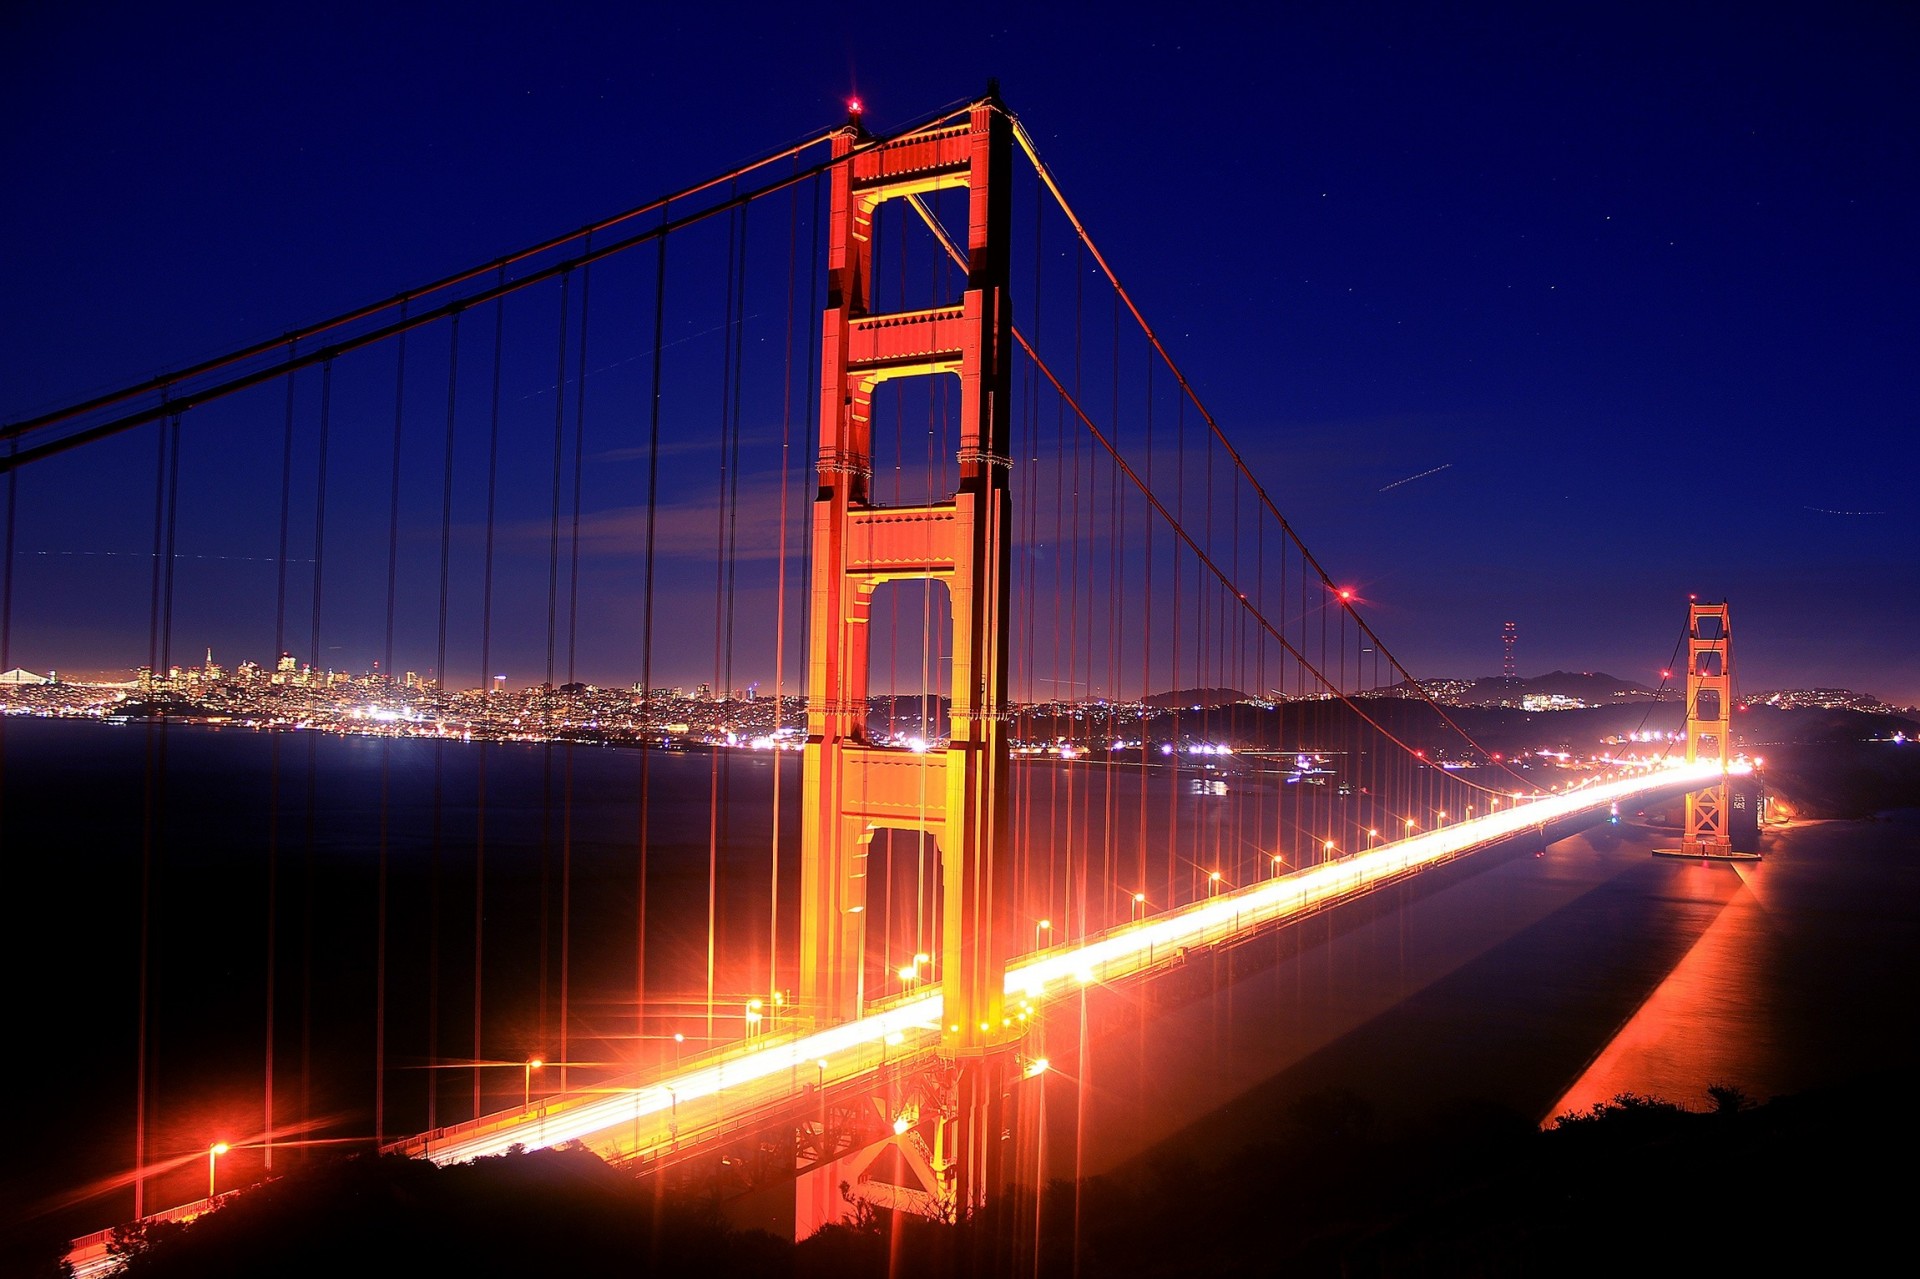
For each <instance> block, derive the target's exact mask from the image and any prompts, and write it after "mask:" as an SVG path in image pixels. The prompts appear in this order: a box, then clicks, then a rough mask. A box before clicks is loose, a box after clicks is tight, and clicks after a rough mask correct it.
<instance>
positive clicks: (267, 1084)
mask: <svg viewBox="0 0 1920 1279" xmlns="http://www.w3.org/2000/svg"><path fill="white" fill-rule="evenodd" d="M293 352H294V344H293V343H291V342H289V343H287V354H288V356H289V357H291V356H292V355H293ZM293 393H294V375H293V374H291V373H289V374H287V412H286V426H285V430H284V433H283V434H282V436H281V441H280V550H279V553H278V555H276V556H275V558H274V566H275V576H276V578H277V579H278V582H277V587H276V591H275V602H274V612H273V654H274V675H273V679H275V680H276V681H281V680H284V678H285V675H284V673H283V672H282V671H281V670H280V665H281V662H280V659H281V657H282V656H283V655H284V654H285V653H286V652H287V533H288V522H289V519H290V517H291V515H292V507H293V404H294V398H293ZM277 687H279V688H281V689H282V690H284V689H285V687H286V685H285V684H284V683H280V684H278V685H277ZM268 752H269V756H270V758H269V761H268V782H267V906H266V947H265V949H266V955H265V963H264V966H263V967H264V972H265V981H266V992H267V999H266V1005H267V1007H266V1030H265V1033H264V1035H263V1036H262V1038H263V1040H264V1041H265V1052H264V1056H265V1060H264V1061H263V1063H262V1067H261V1081H262V1088H261V1099H260V1105H261V1125H260V1129H261V1134H262V1136H261V1142H262V1144H263V1145H264V1147H265V1150H264V1152H263V1153H264V1158H265V1163H266V1170H267V1171H268V1172H272V1171H273V1147H274V1117H273V1074H274V1064H273V1050H274V1010H275V994H276V990H275V988H276V986H277V985H278V983H279V960H280V956H279V944H278V942H279V916H280V902H279V893H280V734H279V733H275V734H273V735H272V737H271V739H270V740H269V743H268Z"/></svg>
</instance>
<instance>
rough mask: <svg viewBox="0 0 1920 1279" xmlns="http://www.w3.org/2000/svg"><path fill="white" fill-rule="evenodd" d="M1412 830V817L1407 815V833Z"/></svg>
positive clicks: (1410, 832)
mask: <svg viewBox="0 0 1920 1279" xmlns="http://www.w3.org/2000/svg"><path fill="white" fill-rule="evenodd" d="M1413 830H1414V826H1413V818H1411V817H1409V818H1407V834H1409V835H1411V834H1413Z"/></svg>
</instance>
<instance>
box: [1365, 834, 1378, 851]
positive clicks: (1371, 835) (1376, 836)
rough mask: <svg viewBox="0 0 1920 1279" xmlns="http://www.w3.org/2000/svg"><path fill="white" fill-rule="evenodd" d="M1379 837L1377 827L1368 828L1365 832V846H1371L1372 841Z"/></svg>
mask: <svg viewBox="0 0 1920 1279" xmlns="http://www.w3.org/2000/svg"><path fill="white" fill-rule="evenodd" d="M1379 838H1380V832H1379V831H1378V830H1377V829H1375V830H1369V831H1368V832H1367V847H1368V848H1369V849H1371V848H1372V847H1373V841H1374V840H1376V839H1379Z"/></svg>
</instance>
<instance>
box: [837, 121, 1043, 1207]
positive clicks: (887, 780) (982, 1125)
mask: <svg viewBox="0 0 1920 1279" xmlns="http://www.w3.org/2000/svg"><path fill="white" fill-rule="evenodd" d="M1011 142H1012V133H1011V124H1010V122H1009V120H1008V118H1007V116H1006V114H1005V112H1004V111H1003V110H1002V109H1001V108H1000V105H999V103H998V101H997V100H996V99H995V98H994V97H992V96H989V97H988V98H986V99H984V100H982V101H981V102H979V103H977V104H975V105H974V107H973V108H972V110H971V111H970V112H969V113H968V115H967V118H966V120H965V121H964V122H963V123H956V124H952V125H944V126H940V127H935V128H930V129H926V130H922V131H919V132H916V133H911V134H906V135H904V136H901V137H899V138H895V139H892V140H890V141H887V142H885V143H883V144H879V145H872V144H871V140H870V139H869V138H868V136H867V135H866V133H865V132H864V130H863V129H862V128H861V127H860V124H859V122H858V120H857V118H856V119H855V120H853V121H851V122H850V123H849V124H848V126H847V128H846V129H845V130H843V131H842V132H841V134H840V135H839V136H838V137H836V139H835V141H834V154H835V156H836V157H844V162H843V163H840V164H838V165H836V166H835V167H834V169H833V172H832V178H831V186H832V197H831V215H830V216H831V221H830V225H829V230H828V246H829V247H828V254H829V257H828V297H827V306H826V311H825V315H824V317H823V323H822V330H821V372H820V406H821V413H820V451H819V488H818V491H817V494H816V497H815V500H814V509H813V558H812V564H811V592H812V601H811V602H812V612H811V618H812V623H811V633H810V635H809V649H808V659H807V660H808V673H807V694H808V703H807V721H808V722H807V742H806V747H805V754H804V756H803V771H804V777H805V783H804V785H803V788H802V796H803V798H802V807H803V812H802V817H801V868H800V875H801V884H800V909H801V917H800V998H799V1002H800V1008H801V1011H802V1012H803V1013H805V1014H806V1015H807V1016H809V1017H811V1018H812V1019H813V1021H814V1023H815V1024H816V1025H821V1026H825V1025H831V1024H834V1023H838V1022H843V1021H848V1020H851V1019H853V1018H855V1017H858V1016H859V1015H860V1014H861V1012H862V1004H863V1002H864V1000H865V994H866V992H865V991H864V990H863V989H862V981H861V977H862V971H863V962H864V961H863V956H862V951H863V941H864V937H865V929H866V924H867V921H866V920H865V919H864V918H863V916H864V915H865V913H866V910H867V905H868V902H867V884H866V879H865V876H866V861H867V852H868V848H869V846H870V841H871V840H872V837H873V832H874V831H876V830H878V829H883V828H891V829H906V830H922V831H926V832H927V833H929V834H931V836H932V838H933V840H934V842H935V844H936V845H937V847H938V850H939V856H938V865H939V875H940V881H941V883H940V893H939V899H940V902H941V912H942V918H941V920H940V926H939V930H938V932H939V956H940V960H939V964H938V985H939V988H940V991H941V995H942V999H943V1010H944V1015H943V1019H942V1021H943V1025H942V1036H941V1053H942V1056H943V1057H945V1058H947V1059H948V1060H949V1061H950V1062H951V1063H952V1066H953V1072H952V1073H953V1078H954V1080H955V1084H954V1096H953V1098H952V1104H951V1107H950V1110H949V1113H950V1115H951V1118H950V1119H949V1120H947V1121H946V1123H947V1127H946V1130H945V1131H943V1133H942V1138H943V1140H942V1143H941V1144H942V1146H943V1149H944V1150H945V1151H947V1152H950V1158H949V1160H948V1161H947V1162H948V1172H947V1175H948V1176H949V1177H950V1179H951V1193H952V1202H953V1203H954V1205H955V1206H956V1207H957V1208H960V1209H963V1210H964V1209H969V1208H972V1207H976V1206H978V1205H979V1204H980V1203H983V1202H984V1201H985V1198H986V1195H987V1193H988V1190H989V1188H990V1187H993V1186H995V1185H997V1184H998V1182H999V1180H1000V1177H999V1175H998V1169H999V1167H1000V1165H1001V1161H1002V1159H1003V1155H1002V1152H1001V1151H1000V1146H1001V1142H1000V1134H1001V1132H1002V1130H1003V1114H1002V1110H1003V1106H1004V1097H1005V1094H1006V1091H1007V1088H1008V1086H1009V1083H1010V1081H1011V1079H1012V1077H1013V1073H1012V1060H1013V1056H1014V1049H1015V1047H1016V1045H1017V1042H1018V1038H1019V1035H1018V1032H1017V1029H1016V1027H1015V1025H1014V1023H1013V1021H1012V1019H1010V1018H1009V1017H1008V1016H1007V1014H1006V1009H1005V1005H1004V987H1005V980H1006V962H1007V957H1008V955H1009V954H1010V953H1011V952H1012V941H1013V938H1012V936H1011V934H1012V932H1013V929H1012V920H1013V910H1012V905H1011V888H1012V873H1011V867H1010V865H1009V862H1008V847H1009V844H1008V815H1009V795H1010V791H1009V787H1008V785H1007V776H1008V743H1007V739H1006V735H1005V734H1006V705H1007V680H1008V652H1009V618H1008V607H1009V600H1008V593H1009V581H1010V576H1011V566H1010V545H1011V535H1012V503H1011V497H1010V493H1009V483H1008V479H1009V474H1008V473H1009V470H1010V467H1011V458H1010V456H1009V428H1008V414H1009V409H1010V406H1011V396H1010V394H1009V388H1010V385H1011V380H1010V371H1011V357H1012V316H1011V309H1010V304H1009V300H1008V285H1009V257H1008V237H1009V232H1010V225H1011V204H1010V185H1011V183H1010V177H1011V156H1012V150H1011ZM949 189H960V190H964V191H965V192H966V193H967V210H968V217H967V246H966V248H967V255H966V263H967V280H966V289H965V292H964V293H963V294H962V296H961V299H960V301H959V302H958V303H957V304H952V305H940V306H933V307H928V308H924V309H918V310H904V311H896V312H887V313H882V312H876V311H875V310H874V309H873V308H872V301H873V299H872V294H871V282H872V279H873V260H872V259H873V252H872V245H873V230H874V217H875V213H876V210H877V209H878V208H879V207H880V206H881V205H882V204H883V203H884V202H885V201H888V200H895V199H904V198H908V197H919V196H924V195H928V194H931V193H934V192H938V191H943V190H949ZM939 376H953V377H956V378H957V379H958V382H959V412H958V418H957V423H956V426H957V441H958V449H957V452H956V456H955V461H956V463H957V473H958V485H957V487H956V488H955V489H954V491H953V492H952V494H951V495H950V496H948V497H946V498H944V499H943V500H934V501H927V502H923V503H918V504H915V505H898V506H883V505H880V504H879V503H878V501H877V500H876V497H877V495H876V493H875V491H874V484H873V434H872V425H873V421H872V418H873V397H874V390H875V388H876V387H877V386H879V385H880V384H881V383H883V382H886V381H889V380H892V379H896V378H908V377H939ZM913 579H936V580H939V581H942V582H944V583H945V585H946V589H947V594H948V601H949V613H950V618H951V628H950V635H949V636H948V639H947V642H946V643H945V644H944V645H943V646H942V647H943V648H944V649H945V651H946V653H948V654H949V655H950V656H951V663H952V667H951V669H952V673H951V676H950V690H951V699H952V701H951V710H950V724H951V729H950V734H949V737H948V740H947V745H946V747H945V749H928V750H925V751H913V750H908V749H897V748H888V747H885V746H882V745H880V744H878V743H876V742H875V741H874V740H873V734H872V733H871V732H870V730H869V727H868V711H869V704H870V703H869V695H870V672H871V667H872V645H871V643H870V639H869V631H870V623H871V620H872V610H873V598H874V592H875V591H876V589H877V588H879V587H880V586H881V585H882V584H883V583H886V582H890V581H906V580H913Z"/></svg>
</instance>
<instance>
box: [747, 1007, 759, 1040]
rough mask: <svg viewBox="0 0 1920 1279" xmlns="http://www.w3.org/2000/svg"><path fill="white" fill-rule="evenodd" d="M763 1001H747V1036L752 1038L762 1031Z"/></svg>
mask: <svg viewBox="0 0 1920 1279" xmlns="http://www.w3.org/2000/svg"><path fill="white" fill-rule="evenodd" d="M760 1008H761V1003H760V1001H759V1000H757V999H749V1000H748V1001H747V1038H748V1039H752V1038H753V1037H754V1036H755V1035H756V1034H758V1033H759V1031H760Z"/></svg>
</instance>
